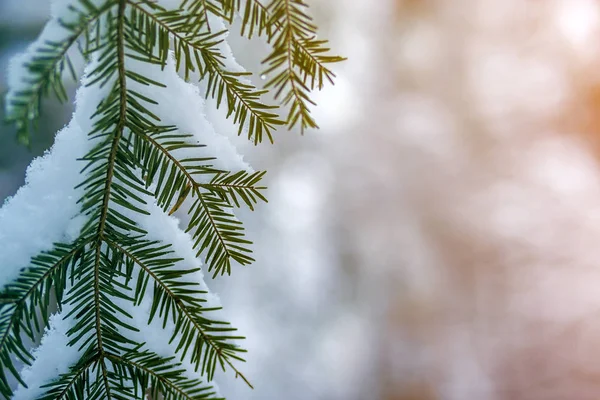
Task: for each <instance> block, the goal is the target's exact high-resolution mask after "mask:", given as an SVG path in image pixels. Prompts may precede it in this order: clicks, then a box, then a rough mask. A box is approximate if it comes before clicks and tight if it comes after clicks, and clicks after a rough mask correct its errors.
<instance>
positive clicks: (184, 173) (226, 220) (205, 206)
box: [133, 131, 264, 276]
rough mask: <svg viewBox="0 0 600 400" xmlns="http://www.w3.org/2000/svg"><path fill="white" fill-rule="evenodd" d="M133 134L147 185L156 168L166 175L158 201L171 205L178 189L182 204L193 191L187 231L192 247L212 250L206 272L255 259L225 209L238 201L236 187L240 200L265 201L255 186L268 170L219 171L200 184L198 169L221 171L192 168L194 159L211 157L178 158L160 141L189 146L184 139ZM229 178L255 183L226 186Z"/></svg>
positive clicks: (222, 270)
mask: <svg viewBox="0 0 600 400" xmlns="http://www.w3.org/2000/svg"><path fill="white" fill-rule="evenodd" d="M134 134H135V135H136V139H135V140H134V141H133V146H134V149H135V150H134V151H135V152H136V153H137V154H138V157H139V158H140V160H142V168H143V169H144V170H145V171H148V172H147V175H146V179H147V183H146V185H147V186H148V185H149V184H150V182H152V180H153V179H154V177H155V174H156V172H157V171H159V170H160V171H163V175H161V176H160V177H159V179H158V183H157V185H156V192H155V196H156V197H157V198H158V199H159V201H158V204H159V206H161V207H162V208H163V209H167V208H168V207H169V206H170V205H171V204H172V202H173V199H174V197H175V195H176V194H177V193H179V198H180V200H179V201H178V203H179V204H180V203H181V202H183V200H185V198H186V197H187V195H188V193H191V195H192V198H195V199H196V200H195V201H194V202H193V204H192V205H191V206H190V208H189V214H190V215H191V216H192V218H191V219H190V222H189V223H188V227H187V229H186V232H190V231H191V232H192V237H193V239H194V248H195V249H196V250H197V251H198V255H200V254H201V253H202V252H203V251H204V250H207V249H208V251H209V252H208V255H207V256H206V262H207V264H208V267H209V269H208V270H209V271H212V270H214V275H215V276H216V275H217V274H224V273H227V274H230V273H231V260H234V261H236V262H238V263H240V264H241V265H247V264H250V263H251V262H253V261H254V259H253V258H251V257H250V256H248V255H247V254H248V253H250V249H249V248H248V247H246V245H249V244H251V243H250V242H249V241H248V240H245V239H244V238H243V227H242V226H240V223H239V222H238V221H237V219H236V218H235V216H234V215H233V214H232V213H231V212H228V211H226V210H227V209H228V208H229V207H230V204H231V203H230V201H229V200H230V199H232V200H233V199H234V200H235V202H236V204H237V197H236V195H235V192H236V191H237V192H238V195H239V196H241V197H242V198H244V196H245V197H246V198H247V199H256V198H260V199H264V196H262V194H261V193H260V190H262V189H263V188H262V187H258V186H256V187H254V186H252V185H255V184H256V183H258V181H259V180H260V179H261V178H262V177H263V176H264V173H258V174H254V175H252V177H251V178H248V175H247V174H245V173H244V172H242V173H241V175H240V173H237V174H233V175H232V174H231V173H226V174H224V175H217V176H216V177H215V178H214V179H213V181H212V182H211V184H200V183H198V182H197V181H196V179H195V178H194V176H193V175H194V174H195V173H201V174H205V173H211V172H212V173H215V172H219V171H214V170H211V169H210V167H209V166H206V167H205V168H202V169H200V170H198V169H197V167H196V168H195V169H193V168H192V169H191V170H190V167H189V164H190V163H197V162H199V161H206V160H207V159H205V158H201V159H198V158H194V159H191V160H188V159H183V160H181V161H179V160H178V159H177V157H176V156H175V155H173V154H172V153H171V151H170V150H169V149H168V148H166V147H165V146H163V145H162V144H161V142H160V141H161V140H164V139H167V140H169V143H171V145H172V146H176V147H177V148H180V147H181V146H184V145H185V142H184V138H183V137H177V136H176V137H172V136H168V137H163V136H161V135H156V136H157V139H155V138H154V137H153V135H145V134H143V133H142V132H140V131H134ZM177 139H179V140H177ZM159 165H161V166H162V168H160V167H159ZM165 176H168V178H166V179H165V178H164V177H165ZM231 176H234V180H235V179H236V178H238V177H245V178H246V181H245V183H246V185H247V186H248V183H250V186H251V187H250V186H249V187H246V188H242V187H233V186H229V187H228V186H225V183H232V182H233V181H234V180H231V178H229V179H230V180H228V177H231ZM257 178H258V179H257ZM239 183H240V182H238V184H239ZM202 188H205V189H208V190H210V191H211V192H213V193H215V192H218V196H215V195H214V194H211V193H206V192H203V191H202V190H201V189H202ZM245 192H247V193H245ZM222 195H225V197H222ZM247 204H248V206H249V207H250V208H251V209H252V208H253V207H252V201H248V202H247Z"/></svg>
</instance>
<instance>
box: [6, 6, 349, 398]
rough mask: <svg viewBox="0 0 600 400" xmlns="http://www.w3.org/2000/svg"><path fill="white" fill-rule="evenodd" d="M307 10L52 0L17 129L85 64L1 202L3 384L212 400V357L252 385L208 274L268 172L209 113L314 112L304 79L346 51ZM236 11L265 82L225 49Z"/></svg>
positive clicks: (23, 83) (229, 255)
mask: <svg viewBox="0 0 600 400" xmlns="http://www.w3.org/2000/svg"><path fill="white" fill-rule="evenodd" d="M306 12H307V6H306V4H304V2H302V1H301V0H271V1H270V2H268V4H267V2H265V4H262V3H261V2H260V1H259V0H246V1H241V0H183V1H181V0H177V1H175V0H159V1H156V0H54V1H53V2H52V18H51V19H50V21H49V22H48V23H47V25H46V27H45V29H44V30H43V32H42V33H41V35H40V37H39V38H38V39H37V40H36V41H35V42H34V43H33V44H31V45H30V46H29V48H28V49H27V51H26V52H25V53H23V54H22V55H19V56H17V57H15V59H14V60H13V61H12V63H11V69H10V71H9V85H10V91H9V92H8V94H7V101H6V104H7V106H6V108H7V109H6V111H7V115H8V120H9V121H10V122H13V123H14V124H15V125H16V127H17V138H18V140H19V141H20V142H22V143H23V144H28V143H29V142H30V140H31V137H32V132H33V131H34V130H35V127H36V122H37V119H38V116H39V114H40V104H41V100H42V98H43V97H45V96H47V95H55V96H56V97H58V99H59V100H61V101H67V100H68V98H67V95H66V91H65V89H64V83H63V80H64V78H65V76H66V75H69V74H70V75H72V76H73V78H76V76H77V72H76V68H75V67H74V66H73V65H74V63H73V62H72V58H73V57H81V59H82V60H84V63H85V65H86V66H85V71H84V74H83V78H82V80H81V87H80V88H79V89H78V91H77V94H76V99H75V102H76V110H75V112H74V114H73V117H72V119H71V121H70V123H69V124H68V125H67V126H66V127H65V128H64V129H63V130H61V131H60V132H58V134H57V135H56V140H55V144H54V146H53V147H52V149H51V150H50V151H49V152H48V153H47V154H46V155H45V156H43V157H41V158H38V159H36V160H34V161H33V162H32V164H31V165H30V167H29V169H28V171H27V179H26V185H25V186H23V187H22V188H21V189H19V191H18V192H17V194H16V195H15V196H13V197H12V198H10V199H9V200H7V201H6V202H5V204H4V205H3V206H2V208H1V209H0V266H1V268H2V273H1V274H0V288H1V291H0V396H2V397H3V398H7V399H8V398H13V399H23V400H30V399H143V398H145V397H146V396H148V397H151V398H152V399H156V398H159V397H160V398H164V399H173V400H179V399H216V398H220V396H219V394H218V389H217V388H216V387H215V385H214V383H213V382H212V381H213V378H214V374H215V371H216V369H217V368H220V369H222V370H223V371H225V372H229V373H233V374H235V376H236V377H239V378H241V379H243V381H245V382H246V383H247V384H248V385H249V386H250V387H251V384H250V381H249V378H247V377H246V376H244V375H243V373H242V372H241V367H240V364H241V363H242V362H243V361H244V358H243V355H244V352H245V350H244V349H243V348H242V347H241V345H240V340H241V339H243V338H242V337H240V336H239V335H237V334H236V331H235V328H233V327H232V326H231V325H230V324H229V323H228V322H227V321H226V318H225V317H224V315H223V314H222V312H221V308H220V305H219V301H218V299H217V298H216V297H215V296H214V295H212V294H211V293H209V292H208V290H207V287H206V285H205V283H204V280H203V279H204V277H203V273H204V271H207V272H208V273H210V274H211V275H212V276H213V277H214V276H217V275H223V274H230V273H231V270H232V268H233V267H234V266H235V265H248V264H250V263H252V262H253V261H254V259H253V258H252V255H251V249H250V245H251V242H250V240H248V239H247V238H246V237H245V234H244V228H243V225H242V223H241V222H240V221H239V220H238V219H237V218H236V216H235V214H234V211H235V209H236V208H239V207H248V208H250V209H254V207H255V206H256V204H258V203H260V202H264V201H266V199H265V197H264V193H263V191H264V189H265V188H264V187H263V186H262V183H261V181H262V178H263V176H264V174H265V172H264V171H253V170H251V168H250V167H249V166H248V165H247V164H246V163H244V161H243V159H242V157H240V156H239V155H238V154H237V152H236V151H235V149H234V148H233V146H232V145H231V143H230V142H229V140H228V139H227V138H226V137H225V136H223V133H224V132H216V131H215V129H214V127H213V126H215V125H216V126H219V124H215V122H217V121H209V120H208V119H207V117H206V115H207V110H208V107H211V106H214V107H217V108H220V109H222V110H224V111H225V114H226V116H227V118H230V119H231V120H232V121H233V122H234V123H235V124H236V125H237V128H236V129H237V133H238V134H244V135H246V136H247V137H248V139H249V140H251V141H252V142H253V143H255V144H259V143H261V142H263V141H264V140H265V139H267V140H268V141H271V142H272V141H273V134H274V131H275V130H276V129H277V127H278V126H281V125H285V126H287V127H289V128H292V127H294V126H295V125H299V126H300V128H301V129H305V128H316V127H317V125H316V122H315V121H314V120H313V118H312V117H311V115H310V109H309V108H310V106H311V105H313V104H314V103H313V101H312V100H311V96H310V95H311V92H312V91H313V90H315V89H320V88H321V87H322V86H323V84H324V83H325V81H331V80H332V79H333V77H334V75H333V73H332V72H331V70H330V69H329V68H330V67H329V64H331V63H334V62H338V61H341V60H342V58H340V57H337V56H332V55H329V54H328V49H327V48H326V47H325V46H326V42H325V41H323V40H320V39H317V37H316V27H315V26H314V25H313V23H312V22H311V19H310V17H309V16H308V15H307V14H306ZM234 21H235V23H236V24H237V23H239V26H240V27H241V31H240V34H241V35H242V36H245V37H247V38H251V37H253V36H261V37H263V38H264V40H266V42H268V43H269V44H270V45H271V50H270V53H269V54H266V55H265V60H264V61H263V63H264V71H263V73H264V74H266V75H267V76H269V79H268V80H267V82H266V85H265V88H264V89H258V88H256V87H254V86H253V85H252V84H251V83H250V80H249V79H248V73H246V72H244V70H243V69H242V68H241V67H239V66H238V65H237V64H236V63H235V60H234V59H233V57H232V55H231V50H230V49H229V47H228V45H227V42H226V40H225V39H226V37H227V34H228V33H229V32H228V29H229V27H231V26H232V24H233V23H234ZM269 97H271V98H274V99H275V100H277V101H276V103H279V105H281V106H282V107H281V109H280V108H279V106H278V105H269V104H268V103H267V100H268V98H269ZM221 125H222V124H221ZM177 210H179V211H178V212H179V213H181V212H184V211H187V214H188V216H187V218H186V223H185V224H184V225H183V226H182V227H180V222H179V221H178V220H177V219H175V217H172V216H171V214H173V213H174V212H175V211H177ZM182 224H183V222H182ZM200 260H202V261H203V263H204V264H202V263H201V261H200ZM55 309H57V310H58V311H57V312H56V313H54V314H52V311H53V310H55ZM51 314H52V315H51ZM42 334H43V336H42V338H41V342H40V344H39V346H37V347H36V348H33V349H32V347H34V345H33V344H32V343H35V342H36V340H37V339H38V338H39V337H40V336H41V335H42Z"/></svg>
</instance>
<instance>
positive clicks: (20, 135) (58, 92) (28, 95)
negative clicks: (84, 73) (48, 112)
mask: <svg viewBox="0 0 600 400" xmlns="http://www.w3.org/2000/svg"><path fill="white" fill-rule="evenodd" d="M81 5H82V8H83V10H78V9H76V8H74V7H73V8H72V11H73V12H74V13H77V14H78V21H77V22H75V23H66V22H62V23H61V25H62V27H63V28H65V29H67V30H69V31H70V33H69V35H68V36H67V37H66V38H64V39H63V40H62V41H58V42H56V41H46V42H44V43H43V44H42V45H41V46H40V47H39V48H38V49H37V55H36V56H35V57H34V58H33V59H31V60H30V61H29V62H27V64H25V65H24V68H26V69H27V72H28V81H27V82H28V83H29V88H28V89H26V90H21V91H19V92H16V93H11V94H12V96H13V97H12V98H11V99H10V101H9V107H8V108H7V116H6V121H8V122H10V123H14V124H15V125H16V127H17V139H18V140H19V142H21V143H22V144H24V145H27V146H28V145H29V140H30V136H31V134H30V133H31V130H35V129H36V128H37V120H38V119H39V116H40V112H41V101H42V98H43V97H46V96H47V95H49V94H50V93H54V94H55V96H56V98H57V99H58V100H59V101H61V102H64V101H67V99H68V96H67V92H66V90H65V87H64V83H63V72H64V71H65V69H68V71H69V72H70V74H71V77H72V78H73V80H77V77H76V74H75V69H74V68H73V64H72V62H71V59H70V58H69V57H68V56H67V52H68V51H69V49H71V47H72V46H73V44H75V43H76V42H77V40H79V39H80V38H81V37H82V36H88V35H89V30H90V29H91V27H92V26H93V25H94V24H95V23H96V22H98V20H100V19H101V18H102V16H104V15H105V14H106V13H107V12H108V11H109V10H110V9H111V8H112V7H113V6H114V1H111V0H108V1H106V3H104V5H102V6H100V7H96V6H94V5H93V4H92V3H91V2H89V1H82V2H81Z"/></svg>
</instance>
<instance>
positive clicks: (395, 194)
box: [0, 0, 600, 400]
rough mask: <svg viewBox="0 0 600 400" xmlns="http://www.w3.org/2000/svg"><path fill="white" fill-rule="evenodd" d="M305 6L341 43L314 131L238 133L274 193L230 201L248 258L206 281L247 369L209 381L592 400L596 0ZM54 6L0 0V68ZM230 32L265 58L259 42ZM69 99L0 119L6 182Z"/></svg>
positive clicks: (349, 393) (419, 395)
mask: <svg viewBox="0 0 600 400" xmlns="http://www.w3.org/2000/svg"><path fill="white" fill-rule="evenodd" d="M310 3H311V4H312V6H313V7H312V11H313V14H314V15H315V17H316V19H317V21H318V23H319V24H320V26H321V32H322V35H323V37H326V38H329V39H330V40H331V42H332V47H333V48H334V49H335V51H336V52H337V53H339V54H342V55H344V56H347V57H348V58H349V60H348V61H347V62H346V63H344V64H342V65H339V67H338V68H336V71H337V72H338V80H337V84H336V86H335V87H333V88H327V89H326V90H325V91H323V92H322V93H320V94H319V96H318V103H319V108H317V109H315V111H314V112H315V114H316V115H317V117H318V120H319V122H320V124H321V126H322V129H321V130H320V131H315V132H309V133H307V134H306V135H305V137H299V135H298V134H296V133H287V132H284V131H282V132H280V133H279V134H278V136H277V138H276V146H261V147H258V148H255V147H253V146H251V145H248V144H245V143H244V142H243V141H241V140H240V141H238V144H239V148H240V151H241V152H242V153H243V154H245V156H246V158H247V159H248V160H249V161H250V163H251V164H252V165H253V166H254V167H255V168H256V169H265V168H266V169H268V170H269V174H268V184H269V192H268V197H269V199H270V202H269V204H268V205H267V206H262V207H260V208H259V210H258V211H257V212H255V213H248V215H244V218H245V220H246V221H248V222H247V223H248V228H249V235H250V237H251V238H253V239H254V241H255V248H256V258H257V262H256V264H255V265H253V266H251V267H250V268H244V269H241V268H239V269H237V270H236V271H234V273H233V275H232V277H231V278H220V279H217V280H216V281H213V282H208V283H209V285H211V286H212V287H213V289H214V290H215V291H216V292H218V293H219V294H220V296H221V299H222V302H223V303H224V306H225V308H226V311H227V312H228V313H229V315H230V316H231V319H232V321H233V322H234V324H235V325H236V326H238V327H239V328H240V330H241V331H242V333H243V334H245V335H246V336H247V337H248V339H247V341H246V345H247V347H248V349H249V351H250V353H249V355H248V360H249V361H248V363H247V365H246V366H245V368H244V372H245V373H246V374H247V375H248V376H250V377H251V378H252V381H253V383H254V385H255V387H256V389H255V390H254V391H249V390H248V389H247V388H246V387H245V386H244V385H243V384H242V383H241V382H239V381H234V380H233V379H231V378H228V377H223V378H222V380H221V388H222V391H223V393H224V394H225V395H227V396H228V398H229V399H232V400H242V399H250V400H251V399H261V400H279V399H290V400H295V399H298V400H299V399H302V400H338V399H339V400H342V399H343V400H365V399H369V400H371V399H373V400H434V399H444V400H445V399H448V400H455V399H456V400H463V399H465V400H466V399H475V398H476V399H483V400H488V399H489V400H495V399H532V400H534V399H597V398H598V397H599V396H600V362H598V361H597V360H598V357H597V354H600V341H599V340H598V334H599V333H600V322H599V321H600V315H599V313H598V312H597V311H598V310H600V269H599V267H600V250H599V247H598V244H597V243H598V242H599V240H600V174H599V169H598V168H599V165H598V161H599V160H600V141H599V140H598V138H600V136H598V130H599V128H600V117H599V115H600V114H599V113H598V112H597V110H598V109H600V72H599V71H600V68H599V67H600V59H599V54H598V49H600V46H599V45H600V4H599V3H598V2H597V1H595V0H545V1H534V0H526V1H523V0H502V1H500V0H454V1H444V0H376V1H359V0H311V1H310ZM47 9H48V5H47V1H45V0H27V1H19V2H13V1H1V2H0V63H1V65H2V67H1V68H0V77H1V78H2V80H0V82H2V83H0V85H4V83H3V82H4V77H5V75H4V73H5V67H6V63H7V60H8V58H9V57H10V56H11V55H12V54H14V53H15V52H16V51H19V50H20V49H22V48H23V46H25V45H26V43H27V42H28V41H30V40H32V39H33V38H34V37H35V35H36V33H37V31H38V30H39V29H40V26H41V24H42V23H43V21H44V19H45V16H46V15H47V13H48V10H47ZM232 36H233V35H232ZM232 46H233V47H234V50H236V54H238V61H240V62H242V63H243V64H245V65H246V66H247V67H248V68H249V69H250V70H255V71H258V70H259V68H258V67H257V62H258V61H259V60H260V59H261V57H262V54H261V53H260V47H261V46H260V45H259V44H253V45H252V46H248V45H247V43H245V42H244V41H241V40H240V41H234V42H233V43H232ZM0 88H2V86H0ZM59 110H62V111H59ZM68 113H69V108H68V107H67V108H59V106H58V105H56V104H54V103H52V102H48V105H47V107H46V114H45V115H46V116H45V119H44V121H43V123H42V129H41V130H40V133H39V134H38V135H37V136H36V138H37V139H36V140H34V144H35V147H34V149H33V151H32V152H28V151H26V150H24V149H21V148H19V147H18V146H17V145H16V144H15V143H14V139H13V132H12V131H11V129H10V127H7V126H2V127H1V128H0V129H1V130H2V134H0V199H2V198H5V197H7V196H9V195H11V194H13V193H14V192H15V191H16V189H17V187H18V186H19V185H21V184H22V182H23V174H24V170H25V167H26V165H27V164H28V163H29V161H30V159H31V158H32V157H33V156H35V155H37V154H40V153H41V152H43V150H44V149H45V148H47V147H48V146H49V145H50V143H51V140H52V139H51V138H52V135H53V133H54V132H55V131H56V130H57V129H58V128H60V127H61V126H62V124H64V123H65V122H66V120H67V118H68Z"/></svg>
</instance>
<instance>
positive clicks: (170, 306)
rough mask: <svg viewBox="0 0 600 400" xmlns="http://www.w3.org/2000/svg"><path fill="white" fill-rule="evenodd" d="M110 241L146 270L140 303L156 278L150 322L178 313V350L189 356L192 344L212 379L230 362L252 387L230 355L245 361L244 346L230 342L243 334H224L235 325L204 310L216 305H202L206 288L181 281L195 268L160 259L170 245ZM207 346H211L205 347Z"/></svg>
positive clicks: (139, 287) (138, 296)
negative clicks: (212, 317) (227, 324)
mask: <svg viewBox="0 0 600 400" xmlns="http://www.w3.org/2000/svg"><path fill="white" fill-rule="evenodd" d="M107 244H108V245H109V246H111V247H112V248H113V249H115V251H118V252H120V253H122V254H123V256H125V257H126V258H128V259H129V260H131V261H132V262H133V263H135V264H136V265H138V266H139V267H140V268H141V270H142V271H143V272H144V273H145V275H139V278H138V280H137V285H136V289H135V293H136V295H135V299H136V303H137V304H139V303H140V302H141V301H142V299H143V297H142V295H143V294H144V292H145V288H146V287H147V286H148V280H149V279H152V280H153V281H154V283H155V285H154V296H153V301H152V307H151V312H150V316H149V320H148V323H150V322H152V320H153V319H154V317H155V315H156V313H157V311H158V316H159V317H161V318H162V320H163V323H164V324H166V323H167V321H168V320H169V316H170V315H171V313H172V314H173V315H174V316H175V315H176V317H175V326H176V328H175V332H174V333H173V339H174V338H175V337H177V336H179V339H178V340H179V344H178V346H177V349H178V351H179V350H180V349H181V350H183V353H182V354H181V358H182V359H183V358H185V356H186V352H187V351H188V349H189V348H192V349H193V354H192V357H191V361H192V363H195V366H196V370H198V368H199V367H200V364H201V363H202V361H204V362H203V363H202V371H201V373H202V375H204V374H206V375H207V377H208V380H209V381H210V380H212V379H213V376H214V373H215V369H216V363H217V361H218V362H219V363H220V364H221V366H224V365H225V364H227V365H229V367H230V368H231V369H233V370H234V371H235V373H236V376H240V377H242V379H243V380H244V381H245V382H246V383H247V384H248V385H249V386H250V387H252V385H251V384H250V383H249V382H248V380H247V379H246V378H245V377H244V375H243V374H242V373H241V372H240V371H239V370H238V369H237V368H236V367H235V366H234V365H233V363H232V362H231V360H230V358H235V359H238V360H241V361H243V359H241V358H240V357H239V356H237V355H236V353H238V352H243V350H241V349H239V348H238V347H237V346H235V345H233V344H231V343H229V341H230V340H236V339H242V338H241V337H238V336H223V333H224V332H232V331H235V329H234V328H223V327H222V325H223V324H224V323H223V322H218V321H213V320H210V319H207V318H206V317H205V316H204V314H205V313H207V312H210V311H214V310H215V309H211V308H208V309H207V308H204V307H203V306H202V302H204V301H205V300H204V299H203V296H204V295H205V294H206V292H205V291H202V290H195V289H193V288H190V284H189V282H187V281H181V278H182V277H184V276H185V275H188V274H191V273H193V272H195V271H194V270H187V271H186V270H178V269H175V268H174V267H175V263H176V262H177V261H180V260H179V259H172V258H162V259H160V261H158V259H157V256H156V255H157V254H161V255H163V256H165V255H170V254H172V251H171V250H169V248H168V247H167V246H158V247H155V246H156V244H157V243H156V242H145V241H136V243H135V244H134V247H133V248H125V247H122V246H120V245H119V244H117V243H115V242H112V241H107ZM210 332H218V333H219V335H218V336H214V335H213V334H212V333H210ZM173 339H172V340H173ZM205 347H206V348H207V349H210V350H204V349H205ZM207 351H208V356H207V354H206V352H207ZM209 360H214V362H213V363H211V362H210V361H209Z"/></svg>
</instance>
